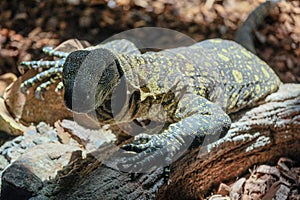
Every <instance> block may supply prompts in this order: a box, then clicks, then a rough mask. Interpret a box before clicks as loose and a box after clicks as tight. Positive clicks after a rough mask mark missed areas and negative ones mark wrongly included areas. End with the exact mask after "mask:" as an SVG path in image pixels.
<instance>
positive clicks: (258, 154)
mask: <svg viewBox="0 0 300 200" xmlns="http://www.w3.org/2000/svg"><path fill="white" fill-rule="evenodd" d="M232 117H233V118H234V119H235V122H234V123H233V124H232V126H231V129H230V130H229V132H228V134H227V135H226V136H225V137H224V138H222V139H220V140H218V141H216V142H214V143H212V144H208V145H206V146H201V147H199V148H197V149H193V150H190V151H187V152H186V153H185V154H184V155H183V156H182V157H181V158H180V159H179V160H178V161H176V162H175V163H173V164H172V165H171V176H170V180H169V181H168V183H166V182H165V181H164V180H163V177H162V176H161V172H162V169H157V170H156V171H153V172H151V173H147V174H134V175H132V174H128V173H122V172H120V171H118V170H116V169H115V168H114V167H111V166H113V165H114V164H115V163H117V162H118V159H117V158H116V157H114V156H112V157H110V156H111V155H114V154H115V152H117V151H118V148H117V146H115V145H112V144H108V145H106V146H105V147H103V148H102V149H100V150H98V151H97V152H93V153H92V154H89V155H87V158H86V159H81V158H78V159H77V160H76V159H75V161H74V162H72V163H70V164H69V166H68V167H67V168H65V169H64V170H62V171H60V173H59V174H58V175H57V177H56V179H55V180H53V181H52V184H48V185H46V186H45V187H44V188H43V189H42V190H41V191H40V192H39V195H46V196H48V195H49V191H51V189H49V187H50V188H51V186H52V187H53V183H54V185H56V187H55V191H52V193H51V198H53V199H63V198H70V199H203V198H205V196H207V195H209V194H211V192H214V190H215V189H216V188H217V186H218V185H219V184H220V183H221V182H225V183H226V182H228V181H231V180H234V179H236V178H237V177H240V176H242V175H243V174H245V173H246V172H247V171H248V169H249V168H251V167H253V166H255V165H257V164H260V163H266V162H268V163H270V162H271V163H272V162H274V163H276V162H277V159H278V158H280V157H281V156H286V157H290V158H292V159H295V160H296V161H299V155H300V148H299V147H300V134H299V133H300V85H297V84H284V85H282V86H281V87H280V89H279V91H278V92H276V93H274V94H271V95H269V96H268V97H267V98H266V101H265V102H264V103H263V104H261V105H260V106H257V107H255V108H252V109H250V110H247V111H243V112H241V113H239V114H238V115H235V116H232ZM107 158H108V160H107ZM105 160H106V161H105ZM108 161H109V162H108ZM103 162H104V163H110V165H109V166H108V165H105V164H102V163H103ZM45 191H48V193H47V194H46V193H45ZM39 195H38V196H39Z"/></svg>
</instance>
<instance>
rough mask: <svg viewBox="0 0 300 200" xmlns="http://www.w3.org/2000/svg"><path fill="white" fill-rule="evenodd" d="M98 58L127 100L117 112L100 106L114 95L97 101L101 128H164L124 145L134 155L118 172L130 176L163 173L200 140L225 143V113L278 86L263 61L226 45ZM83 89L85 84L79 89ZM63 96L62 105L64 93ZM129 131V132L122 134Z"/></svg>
mask: <svg viewBox="0 0 300 200" xmlns="http://www.w3.org/2000/svg"><path fill="white" fill-rule="evenodd" d="M99 52H101V53H100V54H99V57H100V58H101V55H105V56H102V58H105V59H108V58H109V59H108V60H109V61H107V63H111V62H112V60H114V63H115V65H116V66H118V68H119V70H120V71H121V73H120V74H122V77H123V78H124V80H125V83H126V94H127V98H125V100H124V101H125V102H120V104H121V105H123V107H122V109H121V111H120V112H117V113H113V110H114V109H113V107H109V106H107V105H110V104H111V101H113V99H114V98H116V97H114V94H110V95H108V96H107V99H105V100H103V99H98V100H99V101H101V102H103V103H102V105H100V106H99V107H97V108H96V109H97V114H98V116H97V117H98V120H99V121H100V122H101V123H104V124H106V123H116V124H118V123H119V124H124V123H127V124H129V126H132V127H134V126H135V128H136V130H137V132H136V133H135V134H139V133H141V132H143V131H144V130H146V131H149V129H151V128H150V127H147V126H146V127H142V128H141V127H138V128H137V127H136V123H137V121H139V122H141V121H144V120H148V121H150V122H152V121H153V122H158V123H163V124H164V126H163V127H164V128H161V129H160V130H157V129H155V131H156V132H155V131H154V133H156V134H154V135H152V136H149V135H147V134H142V135H140V136H138V137H137V138H136V139H135V141H134V143H132V144H127V145H125V146H123V149H125V150H127V151H134V152H136V153H137V154H136V155H134V156H133V157H132V158H129V159H127V160H126V162H124V163H122V164H121V165H120V168H121V169H123V170H129V171H134V172H141V171H143V170H145V169H148V168H150V167H152V166H153V165H156V166H167V165H169V164H170V163H171V162H172V161H174V160H176V159H177V158H178V157H179V156H180V155H181V154H182V153H183V152H184V150H186V149H187V148H188V147H190V146H198V145H199V144H201V143H202V142H203V140H204V139H208V140H207V141H214V140H216V139H218V138H220V137H222V136H224V135H225V134H226V132H227V130H228V129H229V128H230V124H231V120H230V118H229V116H228V114H229V113H233V112H236V111H238V110H240V109H242V108H245V107H251V106H255V105H257V104H258V102H259V101H262V100H263V99H264V97H265V96H267V95H268V94H271V93H273V92H275V91H276V90H277V89H278V87H279V85H280V83H281V82H280V80H279V78H278V77H277V76H276V74H275V73H274V72H273V70H272V69H271V68H270V67H269V66H268V65H267V64H266V63H265V62H263V61H262V60H261V59H259V58H258V57H257V56H255V55H254V54H252V53H251V52H249V51H247V50H246V49H245V48H243V47H242V46H240V45H239V44H237V43H235V42H233V41H228V40H222V39H211V40H206V41H203V42H199V43H196V44H194V45H192V46H188V47H180V48H174V49H167V50H164V51H160V52H147V53H145V54H134V55H132V54H127V53H113V52H110V51H108V50H104V49H103V50H99ZM74 55H76V53H75V54H74ZM79 55H81V53H80V52H78V56H79ZM75 57H76V56H75ZM95 60H97V59H96V58H95ZM69 66H73V67H74V66H75V67H76V64H75V65H74V63H73V61H72V59H69V60H67V61H66V64H65V66H64V71H67V70H66V69H68V68H69ZM107 68H109V67H108V66H107ZM120 74H119V75H120ZM86 75H87V76H90V74H86ZM115 76H116V77H118V76H117V75H115ZM120 76H121V75H120ZM63 77H66V78H65V79H64V81H65V83H66V84H67V85H69V84H68V83H69V82H72V80H74V77H72V76H69V74H68V73H67V72H66V74H64V75H63ZM88 84H89V81H87V82H85V84H83V85H88ZM70 85H71V84H70ZM69 87H72V86H66V89H67V91H70V90H71V89H73V88H69ZM97 87H98V88H99V91H101V90H103V91H104V90H105V91H107V88H106V86H105V85H102V84H100V85H99V84H98V85H97ZM116 87H117V86H116ZM65 95H66V96H65V97H66V98H68V97H69V96H71V93H70V94H68V92H67V93H65ZM116 95H117V94H116ZM96 96H97V94H96ZM117 96H118V95H117ZM117 99H120V98H117ZM120 101H121V100H120ZM83 102H85V99H83ZM150 124H151V123H150ZM136 130H135V131H136ZM133 132H134V128H132V129H131V132H129V134H133ZM151 133H153V132H151ZM158 160H159V161H160V162H159V163H157V161H158Z"/></svg>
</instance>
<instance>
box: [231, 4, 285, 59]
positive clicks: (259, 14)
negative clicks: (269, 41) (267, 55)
mask: <svg viewBox="0 0 300 200" xmlns="http://www.w3.org/2000/svg"><path fill="white" fill-rule="evenodd" d="M279 1H281V0H267V1H266V2H264V3H262V4H260V5H259V6H258V7H257V8H255V9H254V10H253V11H252V12H251V13H250V15H249V16H248V18H247V19H246V20H245V21H244V23H243V24H242V26H240V28H239V29H238V30H237V32H236V35H235V41H236V42H237V43H239V44H241V45H242V46H243V47H245V48H246V49H248V50H249V51H251V52H252V53H254V54H256V51H255V45H254V36H253V32H254V31H255V30H257V29H258V27H259V26H261V25H262V24H264V20H265V18H266V17H267V16H268V15H269V13H270V10H271V9H273V8H274V7H275V6H276V5H277V3H278V2H279Z"/></svg>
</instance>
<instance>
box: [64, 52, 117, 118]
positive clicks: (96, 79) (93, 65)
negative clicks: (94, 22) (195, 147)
mask: <svg viewBox="0 0 300 200" xmlns="http://www.w3.org/2000/svg"><path fill="white" fill-rule="evenodd" d="M121 73H122V70H121V69H120V67H119V66H118V63H117V59H116V57H115V56H114V55H113V53H112V52H110V51H109V50H107V49H95V50H91V51H87V50H78V51H74V52H72V53H70V55H69V56H68V57H67V59H66V62H65V64H64V66H63V74H62V76H63V77H62V78H63V83H64V87H65V93H64V101H65V105H66V106H67V108H69V109H71V110H73V111H75V112H79V113H88V112H90V111H93V110H95V109H96V108H97V107H99V106H101V105H102V104H103V102H104V101H105V100H106V99H107V98H108V96H109V95H110V94H111V93H112V91H113V90H114V88H115V87H116V86H117V85H118V83H119V82H120V77H121V75H122V74H121Z"/></svg>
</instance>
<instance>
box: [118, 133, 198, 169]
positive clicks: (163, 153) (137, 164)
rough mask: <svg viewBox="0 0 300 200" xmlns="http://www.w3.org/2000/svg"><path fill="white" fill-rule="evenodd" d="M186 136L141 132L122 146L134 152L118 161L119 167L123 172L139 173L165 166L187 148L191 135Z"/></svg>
mask: <svg viewBox="0 0 300 200" xmlns="http://www.w3.org/2000/svg"><path fill="white" fill-rule="evenodd" d="M187 138H189V141H190V142H189V141H187ZM187 138H186V137H185V138H183V137H182V136H181V135H175V134H172V133H163V134H159V135H157V134H155V135H147V134H141V135H139V136H137V137H136V138H135V140H134V142H133V143H132V144H126V145H124V146H123V147H122V149H123V150H126V151H131V152H134V153H135V154H134V155H132V154H131V156H129V157H128V158H126V159H125V160H124V161H123V162H122V163H120V164H119V168H120V169H121V170H122V171H125V172H132V173H140V172H147V171H151V170H153V168H154V167H167V166H169V165H170V164H171V162H172V161H174V160H176V159H177V158H178V157H179V156H181V155H182V154H183V153H184V151H185V150H187V149H188V146H189V145H187V144H190V143H191V141H192V140H191V139H192V137H187Z"/></svg>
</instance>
